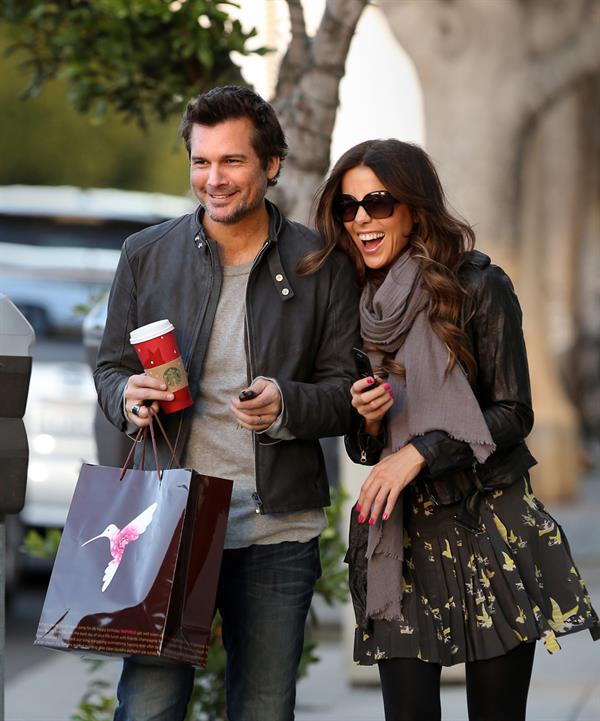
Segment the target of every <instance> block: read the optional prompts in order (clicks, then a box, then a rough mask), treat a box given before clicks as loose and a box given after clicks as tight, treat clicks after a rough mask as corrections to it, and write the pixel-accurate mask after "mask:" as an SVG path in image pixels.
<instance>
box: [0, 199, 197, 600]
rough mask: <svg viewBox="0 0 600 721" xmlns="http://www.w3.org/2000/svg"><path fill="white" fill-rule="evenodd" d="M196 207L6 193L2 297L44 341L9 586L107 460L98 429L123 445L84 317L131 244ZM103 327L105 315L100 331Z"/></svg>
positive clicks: (32, 396) (183, 202)
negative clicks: (36, 533)
mask: <svg viewBox="0 0 600 721" xmlns="http://www.w3.org/2000/svg"><path fill="white" fill-rule="evenodd" d="M195 206H196V204H195V202H194V201H192V200H191V199H189V198H183V197H175V196H167V195H159V194H154V193H137V192H135V193H134V192H128V191H118V190H102V189H98V190H82V189H79V188H71V187H32V186H5V187H0V292H2V293H4V294H5V295H6V296H8V298H10V300H12V301H13V303H14V304H15V305H16V306H17V307H19V308H20V309H21V311H22V312H23V314H24V315H25V316H26V317H27V318H28V320H29V321H30V323H31V324H32V325H33V326H34V329H35V330H36V334H37V341H36V343H35V344H34V346H33V349H32V355H33V368H32V374H31V382H30V386H29V394H28V400H27V410H26V414H25V418H24V420H25V426H26V429H27V435H28V440H29V469H28V480H27V492H26V498H25V506H24V508H23V510H22V512H21V513H20V515H19V517H18V518H17V517H14V516H9V517H8V518H7V578H6V580H7V587H8V586H10V585H11V584H12V585H14V584H15V583H16V579H17V577H18V571H19V563H20V561H21V560H24V559H23V558H22V556H21V555H20V554H19V553H18V548H19V546H20V543H21V540H22V537H23V533H24V532H25V531H26V530H27V529H28V528H35V529H39V530H42V531H43V530H44V529H48V528H62V527H63V525H64V522H65V519H66V517H67V512H68V508H69V504H70V501H71V496H72V494H73V490H74V488H75V483H76V481H77V477H78V475H79V470H80V468H81V464H82V463H95V462H97V458H98V455H100V462H102V461H103V460H105V458H106V455H107V454H106V453H104V459H103V453H102V448H101V452H100V454H98V452H97V444H96V439H95V437H94V426H96V428H101V431H100V436H101V437H99V438H98V446H100V447H102V444H103V443H104V446H106V439H107V438H108V437H109V436H111V434H113V435H115V434H116V435H117V436H118V437H119V439H120V438H121V434H118V433H117V431H116V430H114V429H113V428H112V426H109V425H108V423H107V422H106V423H105V424H103V423H102V421H103V419H99V418H98V414H97V407H98V406H97V402H96V391H95V388H94V384H93V380H92V372H91V367H90V365H91V364H93V363H94V362H95V348H92V349H88V353H87V355H86V352H85V350H84V348H83V345H82V338H81V330H82V324H83V320H84V317H85V311H86V310H89V308H90V307H91V306H92V305H94V303H95V302H96V301H97V300H98V297H99V296H102V295H105V294H106V292H107V290H108V288H109V287H110V283H111V281H112V277H113V275H114V271H115V268H116V265H117V262H118V258H119V253H120V249H121V246H122V244H123V241H124V240H125V238H126V237H127V236H128V235H130V234H131V233H133V232H135V231H137V230H139V229H141V228H144V227H147V226H149V225H152V224H155V223H159V222H162V221H163V220H167V219H169V218H171V217H176V216H178V215H182V214H184V213H189V212H191V211H192V210H193V209H194V208H195ZM103 312H104V314H105V310H104V311H103ZM103 322H104V321H103V316H102V318H101V327H100V328H99V330H98V332H100V331H101V329H102V327H103ZM65 332H66V334H67V335H65ZM111 438H112V436H111ZM113 440H114V439H113ZM105 462H106V461H105Z"/></svg>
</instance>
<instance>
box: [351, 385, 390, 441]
mask: <svg viewBox="0 0 600 721" xmlns="http://www.w3.org/2000/svg"><path fill="white" fill-rule="evenodd" d="M350 393H351V394H352V405H353V406H354V407H355V408H356V410H357V411H358V412H359V413H360V415H361V416H362V417H363V418H364V419H365V431H366V432H367V433H368V434H369V435H371V436H376V435H377V434H378V433H379V430H380V428H381V420H382V419H383V417H384V416H385V414H386V413H387V411H388V410H389V409H390V408H391V407H392V405H393V403H394V393H393V392H392V390H391V386H390V384H389V383H382V382H381V380H380V379H377V380H375V378H373V376H369V377H368V378H361V379H360V380H357V381H356V383H354V384H353V385H352V388H350Z"/></svg>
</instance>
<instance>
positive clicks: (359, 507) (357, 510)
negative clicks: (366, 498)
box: [356, 503, 361, 513]
mask: <svg viewBox="0 0 600 721" xmlns="http://www.w3.org/2000/svg"><path fill="white" fill-rule="evenodd" d="M360 509H361V505H360V503H357V504H356V512H357V513H360Z"/></svg>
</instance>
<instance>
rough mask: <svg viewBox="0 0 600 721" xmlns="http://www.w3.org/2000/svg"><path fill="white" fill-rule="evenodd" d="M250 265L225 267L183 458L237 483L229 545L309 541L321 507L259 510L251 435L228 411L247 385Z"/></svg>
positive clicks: (321, 519)
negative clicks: (285, 511)
mask: <svg viewBox="0 0 600 721" xmlns="http://www.w3.org/2000/svg"><path fill="white" fill-rule="evenodd" d="M251 267H252V263H245V264H243V265H226V266H224V267H223V286H222V288H221V295H220V297H219V303H218V306H217V310H216V315H215V320H214V323H213V327H212V331H211V335H210V339H209V342H208V348H207V351H206V359H205V362H204V369H203V373H202V378H201V380H200V383H199V393H198V399H197V400H196V404H195V407H194V419H193V421H192V428H191V433H190V439H189V442H188V446H187V451H186V457H185V459H184V461H185V464H184V465H185V466H186V467H188V468H190V467H191V468H194V469H196V470H197V471H199V472H200V473H205V474H206V475H211V476H219V477H221V478H229V479H231V480H232V481H233V482H234V483H233V494H232V498H231V508H230V511H229V520H228V523H227V533H226V536H225V548H243V547H245V546H250V545H253V544H260V545H262V544H268V543H269V544H270V543H281V542H283V541H301V542H306V541H309V540H310V539H311V538H314V537H315V536H318V535H319V534H320V533H321V531H322V530H323V529H324V528H325V526H326V525H327V521H326V517H325V513H324V511H323V509H321V508H319V509H312V510H309V511H299V512H294V513H275V514H273V513H270V514H260V513H258V507H257V505H256V502H255V500H254V498H253V496H252V494H254V493H256V472H255V465H254V439H253V434H252V432H251V431H248V430H246V429H245V428H241V427H239V426H238V425H237V424H236V421H235V419H234V417H233V416H232V414H231V411H230V410H229V402H230V399H231V398H232V397H234V396H237V395H238V394H239V392H240V390H242V389H243V388H246V387H247V385H248V381H247V375H246V374H247V370H246V351H245V346H244V313H245V303H244V298H245V296H246V284H247V282H248V275H249V273H250V269H251ZM281 442H283V443H285V441H281Z"/></svg>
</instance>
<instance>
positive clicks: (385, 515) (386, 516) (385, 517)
mask: <svg viewBox="0 0 600 721" xmlns="http://www.w3.org/2000/svg"><path fill="white" fill-rule="evenodd" d="M389 517H390V514H389V513H384V514H383V516H382V518H383V520H384V521H387V519H388V518H389Z"/></svg>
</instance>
